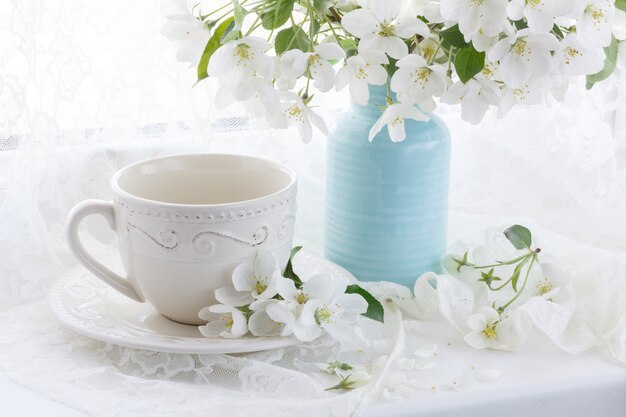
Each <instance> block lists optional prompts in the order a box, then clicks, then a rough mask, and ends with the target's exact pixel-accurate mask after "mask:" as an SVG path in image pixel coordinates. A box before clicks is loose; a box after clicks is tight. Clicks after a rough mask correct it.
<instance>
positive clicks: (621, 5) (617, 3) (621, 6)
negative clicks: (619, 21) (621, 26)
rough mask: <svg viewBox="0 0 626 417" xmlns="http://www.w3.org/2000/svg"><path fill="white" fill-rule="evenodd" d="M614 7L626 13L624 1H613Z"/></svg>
mask: <svg viewBox="0 0 626 417" xmlns="http://www.w3.org/2000/svg"><path fill="white" fill-rule="evenodd" d="M615 7H617V8H618V9H620V10H622V11H624V12H626V0H615Z"/></svg>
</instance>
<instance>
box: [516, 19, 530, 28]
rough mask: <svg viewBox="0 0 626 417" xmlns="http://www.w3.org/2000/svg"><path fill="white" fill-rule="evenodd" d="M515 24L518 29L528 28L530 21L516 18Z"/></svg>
mask: <svg viewBox="0 0 626 417" xmlns="http://www.w3.org/2000/svg"><path fill="white" fill-rule="evenodd" d="M513 24H514V25H515V29H517V30H522V29H527V28H528V23H526V21H525V20H524V19H520V20H516V21H515V22H513Z"/></svg>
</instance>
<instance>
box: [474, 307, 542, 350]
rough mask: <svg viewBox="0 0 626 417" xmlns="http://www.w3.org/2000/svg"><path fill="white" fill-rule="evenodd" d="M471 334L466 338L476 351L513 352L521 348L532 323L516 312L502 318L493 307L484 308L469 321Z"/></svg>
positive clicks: (508, 313)
mask: <svg viewBox="0 0 626 417" xmlns="http://www.w3.org/2000/svg"><path fill="white" fill-rule="evenodd" d="M467 324H468V326H469V328H470V332H469V333H467V334H466V335H465V337H464V339H465V341H466V342H467V344H468V345H470V346H472V347H474V348H476V349H486V348H488V349H499V350H511V349H514V348H516V347H519V346H521V345H522V344H523V343H524V342H525V341H526V340H527V339H528V336H529V334H530V330H531V329H532V322H531V321H530V319H529V318H528V317H527V316H526V315H524V314H519V313H517V312H515V311H513V312H506V313H505V314H504V315H503V316H502V317H501V316H500V314H498V312H497V311H496V310H495V309H493V308H492V307H487V306H483V307H481V308H480V309H479V310H478V312H477V313H475V314H472V315H471V316H470V317H469V318H468V319H467Z"/></svg>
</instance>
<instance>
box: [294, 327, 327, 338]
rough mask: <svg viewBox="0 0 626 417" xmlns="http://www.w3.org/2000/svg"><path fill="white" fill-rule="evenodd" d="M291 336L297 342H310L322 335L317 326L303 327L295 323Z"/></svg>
mask: <svg viewBox="0 0 626 417" xmlns="http://www.w3.org/2000/svg"><path fill="white" fill-rule="evenodd" d="M293 335H294V336H295V337H296V338H297V339H298V340H302V341H303V342H310V341H312V340H315V339H317V338H318V337H320V336H321V335H322V329H321V328H320V327H319V326H318V325H317V324H313V325H304V324H302V323H296V324H295V325H294V326H293Z"/></svg>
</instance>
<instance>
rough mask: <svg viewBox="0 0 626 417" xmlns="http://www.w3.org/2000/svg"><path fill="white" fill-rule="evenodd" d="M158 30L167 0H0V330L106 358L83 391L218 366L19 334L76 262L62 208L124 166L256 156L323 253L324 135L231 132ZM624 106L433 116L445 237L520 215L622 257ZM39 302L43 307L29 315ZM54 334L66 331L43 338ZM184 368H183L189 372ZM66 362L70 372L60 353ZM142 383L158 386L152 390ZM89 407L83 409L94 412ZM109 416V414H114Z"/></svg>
mask: <svg viewBox="0 0 626 417" xmlns="http://www.w3.org/2000/svg"><path fill="white" fill-rule="evenodd" d="M164 23H165V16H164V13H163V2H160V1H159V2H156V1H148V0H136V1H122V0H111V1H105V2H103V1H93V0H65V1H57V0H26V1H22V0H3V1H2V2H0V166H1V167H2V168H0V169H1V170H2V175H1V176H0V231H1V233H0V247H2V248H3V250H2V251H1V252H0V306H1V307H0V311H2V313H3V317H2V323H3V324H2V326H0V327H2V329H3V330H4V332H5V333H0V334H4V335H5V336H6V335H7V334H11V335H12V337H15V338H17V337H18V336H23V337H26V338H27V339H26V340H30V341H31V342H30V344H29V346H31V347H30V348H29V349H27V350H26V351H28V354H29V355H37V354H42V352H43V351H45V349H44V348H43V347H40V348H36V344H37V343H39V344H43V343H53V344H54V346H55V347H56V348H58V349H61V350H62V349H67V352H70V351H72V347H71V343H74V344H77V345H75V348H74V349H75V350H74V352H78V354H77V355H78V357H80V358H83V359H85V358H89V360H95V359H94V358H100V359H102V358H106V360H107V361H108V362H107V365H106V367H105V368H106V369H105V371H104V373H103V372H102V370H100V371H93V370H91V371H89V372H87V371H86V369H87V367H86V365H85V364H82V365H85V367H86V368H85V369H83V371H84V374H83V375H82V377H85V378H92V379H90V380H89V381H90V383H89V384H86V385H85V386H99V387H101V388H102V387H107V386H108V385H107V384H113V382H114V381H121V382H120V384H121V383H122V382H123V384H131V382H130V380H131V379H132V376H133V375H140V374H142V372H143V373H145V372H147V373H148V374H150V372H152V374H153V376H155V375H160V376H159V377H158V378H161V379H162V380H164V381H171V380H175V378H177V377H179V378H180V372H182V371H181V370H184V369H186V368H185V366H190V367H191V368H194V369H196V368H198V367H201V365H202V361H209V360H221V359H220V358H211V359H208V358H204V359H203V358H200V359H198V358H192V359H191V360H192V362H193V363H187V364H186V365H185V363H183V362H184V361H185V360H188V358H187V359H185V358H184V357H183V356H176V355H163V356H162V357H151V356H149V355H148V356H145V357H142V356H141V354H140V353H136V352H133V351H132V350H124V349H119V348H114V347H111V346H105V347H102V346H99V345H98V344H95V342H91V341H88V340H86V339H83V338H80V337H78V336H76V337H74V336H72V337H73V339H72V340H71V341H69V340H68V339H67V338H69V337H70V336H69V334H70V333H69V332H65V333H59V332H61V330H60V329H59V326H58V325H56V324H55V322H54V320H53V319H50V318H48V319H46V321H42V322H40V323H36V325H33V326H34V327H33V326H31V327H28V326H24V329H22V330H20V331H21V332H22V333H20V331H18V330H17V329H15V322H16V320H17V321H18V322H19V320H22V321H23V320H27V319H28V320H39V319H38V317H40V316H38V314H42V313H41V311H44V310H41V308H45V305H44V304H43V300H44V299H45V295H46V292H47V289H48V288H49V286H50V284H51V283H52V282H53V281H54V279H55V278H56V277H58V276H59V274H61V273H62V272H63V271H64V270H66V269H67V268H69V267H71V266H74V265H75V264H76V262H75V261H74V260H73V258H72V257H71V255H70V254H69V251H68V249H67V247H66V245H65V242H64V233H63V227H64V221H65V216H66V214H67V212H68V211H69V210H70V208H71V207H72V206H73V205H74V204H75V203H77V202H78V201H80V200H83V199H85V198H109V197H110V191H109V188H108V187H109V185H108V181H109V178H110V176H111V175H112V174H113V172H115V171H116V170H117V169H119V168H120V167H122V166H124V165H125V164H127V163H129V162H132V161H135V160H138V159H143V158H146V157H150V156H154V155H160V154H167V153H184V152H199V151H225V152H238V153H246V154H254V155H260V156H264V157H268V158H272V159H275V160H277V161H280V162H283V163H286V164H289V165H290V166H292V167H293V168H295V169H296V170H297V171H298V174H299V175H300V191H299V218H298V224H297V228H296V230H297V232H296V233H297V240H298V242H300V243H304V244H305V245H306V246H307V248H308V249H309V250H311V251H314V252H321V250H322V244H321V242H322V236H321V230H322V229H321V224H322V219H323V195H324V194H323V184H324V143H325V138H323V137H321V136H318V137H315V138H314V141H313V143H312V144H309V145H303V144H301V143H300V142H299V139H298V137H297V135H295V134H294V133H293V132H290V131H284V132H276V131H271V130H267V129H257V128H255V129H250V128H249V127H250V126H251V124H250V123H251V122H249V121H248V119H246V118H245V117H243V116H242V115H241V114H239V116H242V117H240V118H238V119H236V121H237V123H232V120H234V119H232V118H231V119H224V118H223V117H224V115H225V114H223V113H219V112H217V111H216V110H215V108H214V107H213V105H212V97H211V91H212V88H213V85H212V82H211V81H205V82H204V83H201V84H199V85H197V86H196V87H194V88H192V86H193V84H194V82H195V79H194V76H195V71H194V69H193V68H189V67H188V66H187V65H186V64H183V63H180V62H177V61H176V59H175V55H176V46H175V45H174V44H173V43H172V42H170V41H169V40H167V39H165V38H164V37H163V36H162V35H161V34H160V32H161V28H162V26H163V24H164ZM625 52H626V51H625ZM622 56H626V54H622ZM624 64H625V63H624V62H621V63H620V64H619V68H618V73H619V72H622V71H623V70H622V68H624V67H625V65H624ZM625 98H626V83H621V84H620V82H619V78H618V77H612V78H611V79H609V80H607V81H606V82H604V83H602V84H600V85H598V88H596V89H594V91H592V92H590V93H589V92H586V91H585V90H584V86H583V85H582V83H581V84H579V85H574V86H572V88H571V89H570V92H569V93H568V96H567V99H566V102H565V103H563V104H559V103H546V104H545V105H542V106H539V107H537V108H532V109H519V110H515V111H514V112H512V113H511V114H510V115H509V117H507V118H506V119H505V120H497V119H496V118H495V116H494V115H493V114H491V115H489V116H488V117H487V119H486V120H485V121H484V122H483V123H482V124H481V125H480V126H470V125H468V124H465V123H464V122H462V121H461V120H460V117H459V111H458V109H456V108H450V107H445V106H444V107H441V108H440V110H439V114H440V115H441V116H442V117H443V118H444V119H445V120H446V121H447V123H448V125H449V127H450V129H451V132H452V135H453V137H454V143H453V148H454V150H453V164H452V167H453V168H452V184H451V190H450V198H451V200H450V201H451V215H450V219H451V227H450V238H451V240H453V239H456V238H459V237H462V236H464V235H465V234H466V233H479V232H480V227H482V226H483V225H488V224H492V225H499V224H500V223H501V222H502V221H508V220H509V219H521V220H522V221H527V222H529V223H531V224H534V225H537V226H538V227H541V228H542V229H547V230H551V231H553V232H556V233H558V234H561V235H563V236H566V237H567V238H569V239H571V240H572V241H578V242H583V243H584V244H589V245H593V246H595V247H597V248H601V249H604V250H606V251H607V252H606V253H609V254H615V255H616V256H620V257H621V256H623V254H624V251H625V250H626V239H624V235H625V233H626V110H625V109H626V100H625ZM346 105H347V97H346V96H345V95H344V94H337V95H336V96H333V97H328V98H327V99H326V102H325V105H324V106H322V109H321V112H322V113H323V114H324V115H325V116H326V120H327V121H328V122H329V124H330V125H332V124H333V117H332V115H333V114H335V113H336V112H337V111H341V110H342V109H343V108H345V106H346ZM229 115H230V116H232V115H233V113H230V114H229ZM477 218H480V219H481V221H480V222H477V221H474V220H475V219H477ZM468 219H474V220H472V221H471V222H470V221H468ZM87 228H88V229H89V231H90V235H91V237H92V245H93V246H94V247H97V248H100V250H103V251H104V250H106V249H104V248H105V247H107V244H108V243H109V241H110V240H111V238H112V234H111V233H110V232H109V231H107V230H106V227H104V224H103V223H100V222H98V221H94V222H93V223H90V224H88V227H87ZM620 273H623V271H620ZM33 305H35V306H36V305H44V307H37V308H35V307H32V308H31V307H28V306H33ZM25 311H26V313H24V312H25ZM11 326H13V327H11ZM46 326H52V327H46ZM49 328H53V329H55V332H56V333H55V332H52V333H50V332H47V331H46V329H49ZM11 329H12V330H11ZM9 330H11V331H9ZM46 333H50V334H46ZM6 337H8V336H6ZM0 339H1V338H0ZM11 343H12V341H11V340H8V339H7V340H4V341H2V347H3V349H4V350H2V349H0V350H2V352H3V353H2V354H1V355H0V368H2V369H3V370H5V371H6V372H7V373H8V374H9V375H11V376H12V377H13V378H15V379H16V380H18V381H21V382H23V383H25V384H27V385H28V384H33V385H36V386H37V389H39V390H40V391H42V392H46V393H47V394H49V395H51V396H53V397H55V398H57V399H60V400H62V401H70V399H69V397H68V395H69V394H68V395H65V394H63V392H62V391H61V389H60V388H59V389H52V388H51V387H53V386H54V381H56V382H59V381H61V380H62V381H63V384H64V385H63V386H64V387H66V388H67V387H70V386H71V385H70V384H71V379H72V378H77V377H79V376H77V375H76V374H72V375H67V376H65V377H63V376H62V375H59V374H54V373H53V372H52V371H51V372H52V373H51V374H47V376H46V378H39V379H38V378H37V373H36V372H35V371H34V370H33V368H32V367H31V368H28V366H27V365H26V364H21V365H23V367H20V366H19V365H20V364H19V361H12V360H11V358H12V357H13V356H12V355H16V354H17V351H16V350H15V349H13V350H11V349H10V348H8V347H7V346H10V345H11ZM90 349H91V350H93V349H99V350H97V352H98V353H97V355H96V356H91V357H89V356H88V355H87V354H85V356H81V352H83V351H87V350H90ZM307 352H309V353H310V351H307ZM307 352H288V353H284V352H283V353H281V354H279V355H278V356H277V357H276V358H274V360H275V363H276V364H277V366H278V367H280V366H281V364H283V365H284V363H286V362H285V359H284V358H286V357H288V358H293V357H296V356H298V355H300V356H301V355H303V354H305V353H307ZM282 355H286V356H282ZM289 355H291V356H289ZM261 356H262V355H261ZM261 356H259V357H251V358H248V359H242V361H252V362H254V361H256V360H257V359H263V358H262V357H261ZM42 357H43V356H42ZM298 357H299V356H298ZM50 359H51V360H52V357H51V358H50ZM222 359H224V358H222ZM55 360H56V359H55ZM150 360H154V361H157V363H167V364H169V365H168V366H170V365H171V366H172V367H173V368H172V369H175V370H176V372H173V373H172V374H167V372H166V373H163V372H162V371H157V370H156V369H157V368H158V366H157V368H154V370H152V371H150V369H152V368H151V367H150V366H149V365H148V362H149V361H150ZM177 360H179V361H183V362H180V363H179V365H180V368H176V366H178V365H176V361H177ZM320 360H322V359H320ZM85 361H87V359H85ZM158 361H163V362H158ZM16 362H18V363H16ZM270 362H271V361H270ZM49 363H50V362H45V363H42V364H41V365H40V366H43V367H45V366H47V365H46V364H49ZM64 363H65V364H68V363H72V362H71V360H70V359H68V358H66V362H64ZM85 363H86V362H85ZM99 363H101V362H99ZM246 363H247V362H246ZM258 363H259V364H262V363H263V362H261V361H258ZM82 365H81V366H82ZM164 366H165V365H164ZM237 366H242V367H243V366H244V364H243V362H237ZM268 366H269V365H268ZM235 368H236V367H235ZM55 369H56V371H58V372H59V373H62V370H61V369H60V368H58V367H57V368H55ZM163 369H164V368H163ZM237 369H239V368H237ZM281 369H282V371H281V372H285V373H286V374H281V375H282V376H284V377H285V378H287V379H282V381H285V380H288V379H289V378H290V377H293V375H292V374H290V372H295V371H293V370H290V369H287V368H285V367H282V368H281ZM233 372H234V371H233ZM168 375H169V376H172V375H174V376H173V377H172V379H168V378H169V376H168ZM229 375H230V374H229ZM98 378H101V379H102V380H101V381H99V382H100V383H101V384H100V385H98V383H96V381H95V379H98ZM155 378H156V376H155ZM294 378H296V380H298V379H297V377H294ZM298 381H300V382H302V381H303V380H302V379H300V380H298ZM91 383H93V385H90V384H91ZM207 383H209V384H212V383H214V381H211V380H208V382H207ZM142 387H143V389H145V390H147V391H149V390H150V389H152V388H149V387H148V385H147V383H145V382H144V383H143V385H142ZM164 387H165V388H164ZM265 387H266V388H267V386H265ZM153 388H154V389H153V391H150V392H152V394H154V395H152V396H151V398H152V399H154V401H155V404H159V402H158V398H159V396H160V395H162V394H163V392H165V391H167V389H166V388H167V386H160V387H158V389H157V388H156V387H153ZM250 389H251V392H256V391H254V389H255V388H254V387H252V388H250ZM200 391H201V390H199V391H198V395H200V394H199V393H200ZM302 392H306V391H302ZM318 394H319V393H317V394H316V395H318ZM185 395H187V394H180V397H179V398H182V397H184V396H185ZM88 397H89V396H88ZM85 398H87V397H85ZM94 398H95V397H94V396H93V395H92V396H90V397H89V399H90V401H95V400H94ZM118 398H122V397H118ZM316 398H325V397H323V396H322V394H319V395H318V396H317V397H316ZM79 400H80V399H76V401H79ZM86 401H87V399H85V402H84V403H80V401H79V403H77V404H75V405H76V406H79V407H87V405H86ZM120 401H121V400H120ZM346 401H347V402H346V403H345V404H339V403H337V406H338V407H340V408H338V410H339V409H343V407H345V406H348V405H350V406H354V404H355V403H356V402H358V400H355V399H352V400H349V401H348V400H346ZM101 406H102V407H104V408H102V409H106V407H105V406H106V404H101ZM313 410H315V409H314V408H313ZM120 413H121V414H120V415H123V412H120ZM154 415H157V414H154ZM163 415H166V414H163ZM190 415H191V414H190ZM257 415H262V414H257ZM268 415H269V414H268Z"/></svg>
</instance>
